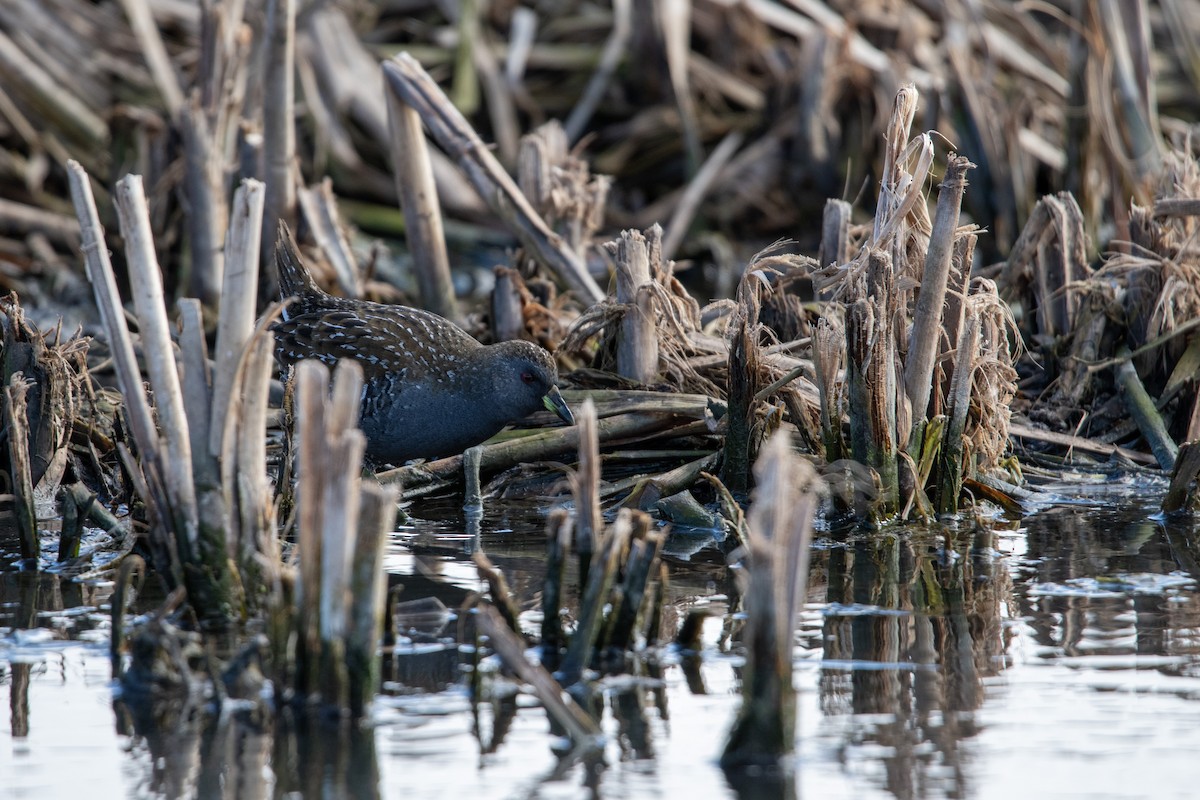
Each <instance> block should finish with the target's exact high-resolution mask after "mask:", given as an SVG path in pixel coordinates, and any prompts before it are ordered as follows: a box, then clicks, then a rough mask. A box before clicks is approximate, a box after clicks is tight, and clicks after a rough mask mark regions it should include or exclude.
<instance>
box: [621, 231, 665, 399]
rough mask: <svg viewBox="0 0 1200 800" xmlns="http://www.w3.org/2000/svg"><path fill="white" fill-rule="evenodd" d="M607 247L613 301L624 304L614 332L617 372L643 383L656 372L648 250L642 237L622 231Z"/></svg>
mask: <svg viewBox="0 0 1200 800" xmlns="http://www.w3.org/2000/svg"><path fill="white" fill-rule="evenodd" d="M610 250H611V252H612V253H613V256H614V261H615V263H616V273H617V302H618V303H620V304H621V305H622V306H623V307H624V315H623V316H622V318H621V327H620V328H619V331H618V333H617V374H618V375H621V376H623V377H626V378H629V379H630V380H632V381H636V382H637V383H638V384H640V385H642V386H647V385H649V384H651V383H653V382H654V379H655V377H656V376H657V374H658V324H657V320H656V318H655V313H654V301H653V293H652V289H653V287H652V286H651V275H650V249H649V246H648V245H647V244H646V237H645V236H643V235H642V234H641V233H639V232H638V231H630V230H626V231H621V236H620V238H618V239H617V241H616V242H615V243H613V246H612V247H610Z"/></svg>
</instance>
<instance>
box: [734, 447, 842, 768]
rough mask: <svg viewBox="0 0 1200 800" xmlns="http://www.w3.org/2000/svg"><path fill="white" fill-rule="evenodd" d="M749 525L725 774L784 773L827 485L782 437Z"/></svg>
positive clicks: (760, 474)
mask: <svg viewBox="0 0 1200 800" xmlns="http://www.w3.org/2000/svg"><path fill="white" fill-rule="evenodd" d="M754 473H755V482H756V488H755V490H754V500H753V502H752V503H751V506H750V511H749V514H748V517H747V522H748V523H749V533H748V536H747V539H748V546H749V553H748V554H747V566H748V570H747V572H746V573H745V574H744V575H743V576H742V577H743V578H744V580H742V581H741V585H742V590H743V592H744V602H745V609H746V628H745V635H744V639H743V641H744V642H745V646H746V666H745V669H744V670H743V671H742V706H741V709H740V710H739V711H738V715H737V719H736V721H735V722H734V725H733V730H732V731H731V732H730V734H729V739H728V741H727V742H726V745H725V751H724V752H723V753H722V755H721V766H722V767H724V768H725V769H726V770H742V769H745V768H747V767H767V768H770V767H777V766H778V765H779V763H780V760H781V759H782V758H783V757H784V756H786V755H787V754H788V753H790V752H791V750H792V747H793V744H794V742H795V737H796V694H795V689H794V688H793V686H792V631H793V629H794V626H795V621H796V614H797V612H798V610H799V608H800V605H801V603H802V602H803V599H804V591H805V587H806V585H807V581H808V557H809V545H810V543H811V541H812V520H813V517H814V516H815V514H816V511H817V507H818V505H819V500H818V496H817V491H818V487H819V484H820V481H819V479H818V478H817V476H816V473H815V472H814V471H813V469H812V467H811V466H810V465H809V464H808V462H806V461H804V460H803V459H801V458H798V457H797V456H796V455H795V454H794V453H793V452H792V450H791V445H790V444H789V442H788V437H787V435H786V434H784V433H782V432H778V433H776V434H775V435H774V436H772V437H771V439H770V440H769V441H768V442H767V444H766V445H765V446H764V447H763V449H762V455H761V457H760V458H759V460H758V463H757V464H756V466H755V470H754Z"/></svg>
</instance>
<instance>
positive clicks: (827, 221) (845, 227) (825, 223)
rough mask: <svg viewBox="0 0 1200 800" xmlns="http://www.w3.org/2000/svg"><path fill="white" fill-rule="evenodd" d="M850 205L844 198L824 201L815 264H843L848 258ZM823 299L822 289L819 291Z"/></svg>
mask: <svg viewBox="0 0 1200 800" xmlns="http://www.w3.org/2000/svg"><path fill="white" fill-rule="evenodd" d="M850 220H851V206H850V204H849V203H847V202H846V201H845V200H834V199H829V200H826V201H825V212H824V215H823V216H822V217H821V247H820V250H818V251H817V266H818V267H819V268H820V269H825V268H826V267H828V266H829V265H830V264H845V263H846V262H847V261H849V260H850ZM821 297H822V299H824V291H823V290H822V292H821Z"/></svg>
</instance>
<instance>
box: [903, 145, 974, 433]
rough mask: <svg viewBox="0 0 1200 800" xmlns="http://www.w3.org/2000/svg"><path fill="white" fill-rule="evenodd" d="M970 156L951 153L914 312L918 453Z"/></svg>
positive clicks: (907, 374)
mask: <svg viewBox="0 0 1200 800" xmlns="http://www.w3.org/2000/svg"><path fill="white" fill-rule="evenodd" d="M973 166H974V164H972V163H971V162H970V160H969V159H967V158H966V157H965V156H960V155H958V154H956V153H951V154H950V156H949V159H948V163H947V165H946V176H945V178H943V180H942V184H941V188H940V192H939V194H938V204H937V212H936V214H935V216H934V221H933V233H932V234H931V235H930V238H929V249H928V250H927V251H926V253H925V268H924V270H923V272H922V277H921V291H920V293H919V294H918V295H917V307H916V312H915V315H914V317H913V325H912V333H911V334H910V335H909V340H908V354H907V356H906V358H905V362H904V390H905V392H906V393H907V395H908V400H909V403H910V405H911V409H912V418H913V423H914V424H913V425H912V429H911V431H910V433H909V437H910V438H909V441H908V444H907V449H908V451H909V453H910V454H915V451H916V448H917V447H919V446H920V443H921V429H922V428H923V427H924V424H925V420H926V418H927V416H928V413H929V395H930V392H931V390H932V387H933V370H934V366H935V365H936V362H937V355H938V343H939V342H940V341H941V338H942V333H943V328H944V327H945V324H944V322H943V309H945V308H946V287H947V286H948V284H949V280H950V267H951V263H952V256H953V254H954V239H955V234H956V233H957V231H958V217H959V210H960V209H961V208H962V199H963V194H964V193H965V192H966V189H967V170H968V169H970V168H971V167H973Z"/></svg>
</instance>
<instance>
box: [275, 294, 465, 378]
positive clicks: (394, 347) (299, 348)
mask: <svg viewBox="0 0 1200 800" xmlns="http://www.w3.org/2000/svg"><path fill="white" fill-rule="evenodd" d="M284 314H285V318H284V319H283V320H281V321H279V322H277V323H276V324H275V325H274V326H273V329H274V331H275V335H276V342H277V355H278V357H279V359H280V360H281V361H283V362H285V363H295V362H297V361H301V360H303V359H305V358H316V359H319V360H321V361H322V362H324V363H326V364H329V365H330V366H332V365H334V364H336V363H337V361H338V359H340V358H353V359H355V360H356V361H358V362H359V364H360V365H361V366H362V368H363V373H364V376H365V377H366V378H367V380H368V381H370V380H371V379H372V378H373V377H377V376H380V375H384V374H392V375H394V376H397V377H400V378H401V380H403V381H420V380H422V379H423V378H425V377H426V376H427V375H429V374H431V373H432V374H442V373H444V372H445V371H446V370H447V369H448V368H453V365H452V364H451V363H448V362H452V361H454V360H455V359H456V357H457V356H456V355H455V354H458V355H462V354H465V353H466V352H468V351H470V350H473V349H475V348H477V347H479V346H480V344H479V342H477V341H476V340H475V339H473V338H472V337H471V336H469V335H468V334H467V333H465V332H464V331H462V330H461V329H460V328H458V327H456V326H454V325H452V324H451V323H449V322H447V321H446V320H444V319H442V318H441V317H438V316H436V315H434V314H430V313H429V312H426V311H421V310H419V309H415V308H408V307H406V306H387V305H381V304H377V303H366V302H363V301H359V300H346V299H343V298H337V297H330V296H328V295H326V296H318V297H312V296H309V297H300V298H297V301H296V302H294V303H293V305H292V306H290V307H289V308H288V309H287V310H285V312H284Z"/></svg>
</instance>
